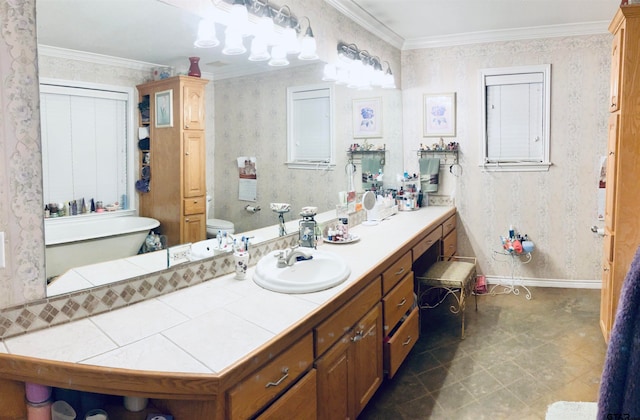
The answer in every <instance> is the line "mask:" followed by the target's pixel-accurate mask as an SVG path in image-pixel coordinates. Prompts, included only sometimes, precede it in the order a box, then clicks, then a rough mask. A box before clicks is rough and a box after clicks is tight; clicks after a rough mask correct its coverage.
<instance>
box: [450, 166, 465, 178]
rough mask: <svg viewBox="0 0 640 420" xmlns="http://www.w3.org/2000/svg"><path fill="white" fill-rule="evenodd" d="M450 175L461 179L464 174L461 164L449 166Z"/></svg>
mask: <svg viewBox="0 0 640 420" xmlns="http://www.w3.org/2000/svg"><path fill="white" fill-rule="evenodd" d="M454 168H456V169H454ZM449 173H450V174H451V175H453V176H455V177H456V178H457V177H459V176H460V175H461V174H462V166H460V164H459V163H454V164H452V165H451V166H449Z"/></svg>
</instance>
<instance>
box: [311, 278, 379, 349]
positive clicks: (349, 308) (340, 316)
mask: <svg viewBox="0 0 640 420" xmlns="http://www.w3.org/2000/svg"><path fill="white" fill-rule="evenodd" d="M381 298H382V295H381V294H380V278H379V277H378V278H377V279H376V280H375V281H373V282H371V284H369V285H368V286H367V287H365V288H364V289H363V290H362V291H361V292H360V293H358V294H357V295H356V296H354V297H353V299H351V300H350V301H349V302H347V303H346V304H345V305H344V306H343V307H342V308H340V309H339V310H338V311H337V312H335V313H334V314H333V315H331V316H330V317H329V318H327V319H326V320H325V321H324V322H322V323H321V324H320V325H318V326H317V327H316V328H315V329H314V331H315V337H316V357H318V356H320V355H321V354H322V353H324V352H325V351H327V350H328V349H329V347H331V346H332V345H333V343H335V342H337V341H338V340H339V339H340V338H341V337H342V336H343V335H344V334H345V333H346V332H347V331H349V330H350V329H351V327H353V325H355V323H356V322H358V320H359V319H360V318H362V317H363V316H365V314H366V313H367V312H369V310H371V308H372V307H373V306H374V305H375V304H376V303H378V302H380V299H381Z"/></svg>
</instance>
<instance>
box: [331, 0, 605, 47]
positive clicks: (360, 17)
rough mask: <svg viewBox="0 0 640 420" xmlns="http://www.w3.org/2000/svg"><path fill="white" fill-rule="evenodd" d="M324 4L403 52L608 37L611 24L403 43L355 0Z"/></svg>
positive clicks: (494, 33) (417, 40)
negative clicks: (474, 45) (577, 37)
mask: <svg viewBox="0 0 640 420" xmlns="http://www.w3.org/2000/svg"><path fill="white" fill-rule="evenodd" d="M325 2H327V3H329V4H330V5H331V6H333V8H335V9H336V10H338V11H339V12H340V13H342V14H344V15H345V16H347V17H348V18H349V19H351V20H352V21H354V22H356V23H357V24H359V25H360V26H362V27H363V28H365V29H366V30H368V31H369V32H371V33H372V34H374V35H376V36H377V37H378V38H380V39H382V40H383V41H386V42H388V43H389V44H391V45H393V46H394V47H396V48H399V49H401V50H415V49H421V48H439V47H452V46H456V45H466V44H480V43H485V42H500V41H516V40H523V39H539V38H556V37H563V36H578V35H597V34H604V33H609V30H608V28H609V21H597V22H585V23H570V24H563V25H549V26H537V27H528V28H514V29H502V30H496V31H482V32H467V33H460V34H452V35H443V36H432V37H424V38H414V39H404V38H402V37H401V36H400V35H398V34H397V33H395V32H393V31H392V30H391V29H389V28H387V27H386V26H385V25H383V24H382V23H380V21H378V20H377V19H376V18H375V17H373V16H371V15H370V14H369V13H367V12H366V11H365V10H364V9H362V8H361V7H360V6H358V5H357V4H356V3H354V2H353V1H352V0H325Z"/></svg>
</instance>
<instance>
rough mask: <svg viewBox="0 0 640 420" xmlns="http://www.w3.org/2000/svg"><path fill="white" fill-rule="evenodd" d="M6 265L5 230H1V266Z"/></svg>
mask: <svg viewBox="0 0 640 420" xmlns="http://www.w3.org/2000/svg"><path fill="white" fill-rule="evenodd" d="M4 267H6V262H5V259H4V232H0V268H4Z"/></svg>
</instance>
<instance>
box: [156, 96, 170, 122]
mask: <svg viewBox="0 0 640 420" xmlns="http://www.w3.org/2000/svg"><path fill="white" fill-rule="evenodd" d="M172 107H173V89H169V90H163V91H162V92H156V128H165V127H173V108H172Z"/></svg>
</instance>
